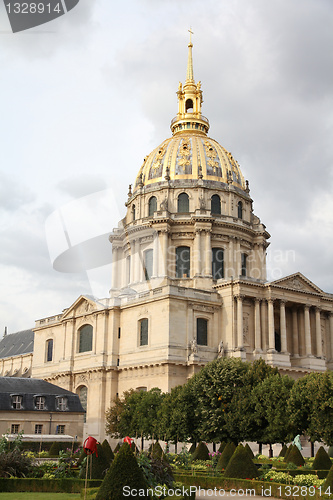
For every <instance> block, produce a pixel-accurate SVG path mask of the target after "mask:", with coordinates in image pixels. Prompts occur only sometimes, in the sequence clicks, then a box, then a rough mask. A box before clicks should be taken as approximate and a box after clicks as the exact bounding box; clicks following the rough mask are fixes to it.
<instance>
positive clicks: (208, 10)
mask: <svg viewBox="0 0 333 500" xmlns="http://www.w3.org/2000/svg"><path fill="white" fill-rule="evenodd" d="M190 26H191V27H192V30H193V31H194V35H193V43H194V48H193V58H194V78H195V80H196V81H198V80H201V81H202V90H203V92H204V104H203V114H204V115H205V116H207V117H208V118H209V120H210V125H211V128H210V132H209V135H210V136H211V137H212V138H214V139H216V140H217V141H218V142H220V144H221V145H222V146H224V147H225V148H226V149H227V150H228V151H231V152H232V154H233V156H234V157H235V158H236V159H237V160H238V162H239V163H240V165H241V169H242V172H243V174H244V177H245V178H246V179H248V180H249V182H250V188H251V196H252V198H253V200H254V211H255V213H256V214H257V215H258V216H259V217H260V219H261V220H262V222H263V223H264V224H265V225H266V227H267V230H268V231H269V233H270V234H271V245H270V247H269V253H268V269H269V277H270V278H271V279H273V278H280V277H282V276H285V275H288V274H292V273H294V272H297V271H300V272H301V273H303V274H304V275H305V276H306V277H307V278H309V279H310V280H311V281H313V282H314V283H315V284H316V285H318V286H319V287H320V288H322V289H323V290H325V291H326V292H329V293H333V265H332V264H333V263H332V260H333V258H332V248H333V229H332V227H333V196H332V195H333V189H332V188H333V169H332V149H333V146H332V126H333V115H332V109H333V107H332V96H333V65H332V57H331V53H332V49H333V29H332V26H333V2H332V0H293V1H290V0H269V1H267V0H127V1H126V2H113V1H110V0H80V2H79V4H78V5H77V6H76V7H75V8H74V9H73V10H72V11H70V12H69V13H68V14H67V15H65V16H63V17H61V18H59V19H57V20H55V21H52V22H50V23H48V24H45V25H43V26H40V27H38V28H34V29H31V30H28V31H25V32H21V33H16V34H13V33H12V32H11V30H10V26H9V21H8V19H7V16H6V12H5V10H4V6H3V4H2V3H0V89H1V92H0V141H1V144H0V336H1V335H2V332H3V330H4V327H5V326H7V327H8V332H9V333H12V332H15V331H18V330H23V329H27V328H31V327H33V326H34V322H35V320H36V319H40V318H43V317H45V316H50V315H54V314H59V313H60V312H61V311H62V310H63V309H64V308H65V307H68V306H69V305H71V304H72V303H73V302H74V301H75V300H76V298H77V297H78V296H79V295H80V294H87V293H89V294H92V293H93V294H95V295H97V296H99V297H106V296H108V290H109V288H110V284H111V281H110V269H109V266H103V267H99V268H97V269H96V270H93V271H89V272H84V271H82V272H77V273H71V272H66V273H64V272H59V271H57V270H55V269H54V268H53V263H54V260H55V259H56V258H57V256H58V255H60V254H61V253H62V252H63V251H64V250H65V247H66V244H68V241H70V242H71V244H72V245H75V244H78V243H82V242H84V241H86V240H89V239H93V238H95V239H96V238H97V237H98V236H99V235H100V236H102V235H103V234H105V233H107V232H109V231H111V230H112V228H113V227H114V226H115V225H116V223H117V220H118V219H119V218H121V217H123V216H124V213H125V206H124V202H125V201H126V199H127V191H128V185H129V184H130V183H133V182H134V179H135V177H136V174H137V172H138V170H139V168H140V166H141V164H142V160H143V158H144V157H145V156H146V155H147V154H148V153H150V151H151V150H152V149H154V148H155V147H156V146H158V144H159V143H160V142H162V141H163V140H164V139H166V138H167V137H169V136H170V129H169V125H170V121H171V119H172V118H173V117H174V116H175V115H176V112H177V97H176V91H177V88H178V82H179V81H180V80H181V81H183V82H184V80H185V76H186V62H187V50H188V49H187V44H188V35H189V33H188V29H189V27H190ZM60 216H61V217H60ZM63 219H65V221H64V220H63ZM63 222H65V225H66V227H67V229H68V231H69V234H67V239H66V238H65V236H64V234H63V229H62V228H63ZM69 228H70V229H69ZM94 241H95V240H94ZM96 241H97V240H96ZM101 263H102V264H103V263H104V264H105V262H101ZM67 271H68V270H67Z"/></svg>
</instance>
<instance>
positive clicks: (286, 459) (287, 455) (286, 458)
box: [283, 444, 293, 462]
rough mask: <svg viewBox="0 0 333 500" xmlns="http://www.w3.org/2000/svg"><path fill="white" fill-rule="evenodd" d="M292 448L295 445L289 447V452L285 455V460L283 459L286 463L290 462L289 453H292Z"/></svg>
mask: <svg viewBox="0 0 333 500" xmlns="http://www.w3.org/2000/svg"><path fill="white" fill-rule="evenodd" d="M292 447H293V445H292V444H290V445H289V446H288V448H287V451H286V454H285V456H284V459H283V461H284V462H288V457H289V453H290V452H291V449H292Z"/></svg>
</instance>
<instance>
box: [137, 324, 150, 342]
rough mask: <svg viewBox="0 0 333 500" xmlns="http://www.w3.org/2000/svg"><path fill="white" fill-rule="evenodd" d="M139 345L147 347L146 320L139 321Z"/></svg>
mask: <svg viewBox="0 0 333 500" xmlns="http://www.w3.org/2000/svg"><path fill="white" fill-rule="evenodd" d="M139 335H140V345H148V318H143V319H140V321H139Z"/></svg>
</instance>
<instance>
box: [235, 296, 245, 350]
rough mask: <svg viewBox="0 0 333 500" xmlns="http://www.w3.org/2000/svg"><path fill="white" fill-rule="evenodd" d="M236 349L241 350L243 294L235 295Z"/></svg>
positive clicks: (242, 340) (242, 339) (242, 338)
mask: <svg viewBox="0 0 333 500" xmlns="http://www.w3.org/2000/svg"><path fill="white" fill-rule="evenodd" d="M236 298H237V349H238V350H239V351H242V350H243V342H244V327H243V298H244V297H243V295H237V297H236Z"/></svg>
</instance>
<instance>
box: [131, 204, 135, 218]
mask: <svg viewBox="0 0 333 500" xmlns="http://www.w3.org/2000/svg"><path fill="white" fill-rule="evenodd" d="M132 220H135V205H132Z"/></svg>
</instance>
